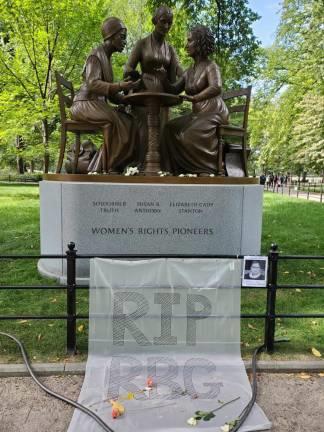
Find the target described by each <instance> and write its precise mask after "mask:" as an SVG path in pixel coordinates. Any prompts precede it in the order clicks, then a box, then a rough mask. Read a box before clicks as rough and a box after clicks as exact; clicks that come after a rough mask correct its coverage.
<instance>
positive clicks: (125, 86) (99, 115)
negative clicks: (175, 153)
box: [71, 17, 139, 172]
mask: <svg viewBox="0 0 324 432" xmlns="http://www.w3.org/2000/svg"><path fill="white" fill-rule="evenodd" d="M101 30H102V36H103V39H104V43H103V44H102V45H100V46H99V47H97V48H95V49H94V50H93V51H92V52H91V53H90V55H89V56H88V58H87V60H86V64H85V66H84V69H83V84H82V86H81V88H80V90H79V92H78V93H77V94H76V96H75V98H74V101H73V104H72V106H71V115H72V119H73V120H79V121H85V122H90V123H103V122H107V123H108V124H111V129H110V132H111V133H110V136H109V137H108V140H109V154H108V161H107V166H108V169H109V171H116V172H121V171H123V169H124V168H125V167H126V166H127V165H128V164H130V163H132V162H133V161H134V160H136V159H137V155H136V151H137V148H136V144H137V140H138V130H137V128H136V126H135V121H134V118H133V117H132V116H130V115H128V114H126V113H124V112H120V111H117V109H116V108H114V107H113V106H111V105H110V104H108V103H107V102H108V101H111V102H113V103H117V104H118V103H122V102H123V95H122V93H121V91H123V90H126V91H127V90H131V89H134V88H136V87H137V86H138V84H139V83H138V82H135V83H134V82H131V81H120V82H116V83H114V82H113V81H114V77H113V70H112V66H111V55H112V54H113V53H114V52H116V51H117V52H121V51H123V49H124V47H125V45H126V36H127V30H126V27H125V25H124V24H123V23H122V21H121V20H120V19H118V18H115V17H110V18H107V19H106V20H105V21H104V23H103V25H102V29H101ZM104 154H105V152H103V151H102V148H101V150H99V152H98V153H97V154H96V156H95V157H94V158H93V160H92V161H91V163H90V165H89V168H88V170H89V171H96V172H101V171H102V168H103V161H102V158H103V155H104Z"/></svg>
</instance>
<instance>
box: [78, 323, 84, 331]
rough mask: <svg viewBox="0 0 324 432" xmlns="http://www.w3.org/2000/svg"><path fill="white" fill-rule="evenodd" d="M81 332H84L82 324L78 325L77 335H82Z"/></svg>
mask: <svg viewBox="0 0 324 432" xmlns="http://www.w3.org/2000/svg"><path fill="white" fill-rule="evenodd" d="M83 330H84V325H83V324H81V325H79V327H78V332H79V333H82V332H83Z"/></svg>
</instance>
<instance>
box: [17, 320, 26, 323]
mask: <svg viewBox="0 0 324 432" xmlns="http://www.w3.org/2000/svg"><path fill="white" fill-rule="evenodd" d="M26 322H28V320H21V321H18V324H25V323H26Z"/></svg>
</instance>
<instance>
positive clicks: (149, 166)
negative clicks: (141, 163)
mask: <svg viewBox="0 0 324 432" xmlns="http://www.w3.org/2000/svg"><path fill="white" fill-rule="evenodd" d="M125 101H126V102H127V103H128V104H130V105H136V106H145V107H147V129H148V148H147V153H146V157H145V168H144V174H145V175H151V176H156V175H158V172H159V171H160V170H161V168H160V149H159V138H160V108H161V107H170V106H174V105H179V104H180V103H182V99H181V97H180V96H176V95H172V94H169V93H157V92H140V93H132V94H130V95H127V96H125Z"/></svg>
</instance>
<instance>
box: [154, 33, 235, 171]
mask: <svg viewBox="0 0 324 432" xmlns="http://www.w3.org/2000/svg"><path fill="white" fill-rule="evenodd" d="M214 47H215V42H214V38H213V35H212V33H211V32H210V30H209V29H208V28H207V27H205V26H197V27H195V28H193V29H192V30H191V32H189V35H188V40H187V45H186V49H187V52H188V54H189V56H190V57H192V59H193V61H194V63H193V65H192V66H191V67H190V68H189V69H188V70H186V71H185V73H184V75H183V77H182V78H181V79H180V80H179V81H178V82H177V83H176V84H173V85H172V84H169V85H167V84H166V86H167V90H168V91H169V92H173V93H176V94H177V93H181V92H182V91H183V90H185V92H186V96H183V98H184V99H185V100H188V101H190V102H192V113H191V114H188V115H184V116H180V117H177V118H175V119H174V120H171V121H169V122H168V123H167V124H166V125H165V128H164V132H163V136H162V142H161V162H162V168H163V170H165V171H169V172H172V173H173V174H175V175H178V174H181V173H197V174H201V175H208V174H216V173H217V156H218V142H217V137H216V128H217V125H219V124H226V123H228V110H227V107H226V105H225V103H224V101H223V99H222V97H221V92H222V80H221V75H220V71H219V67H218V66H217V64H216V63H214V62H213V61H212V60H210V59H209V58H208V57H209V55H211V54H212V53H213V51H214Z"/></svg>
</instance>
